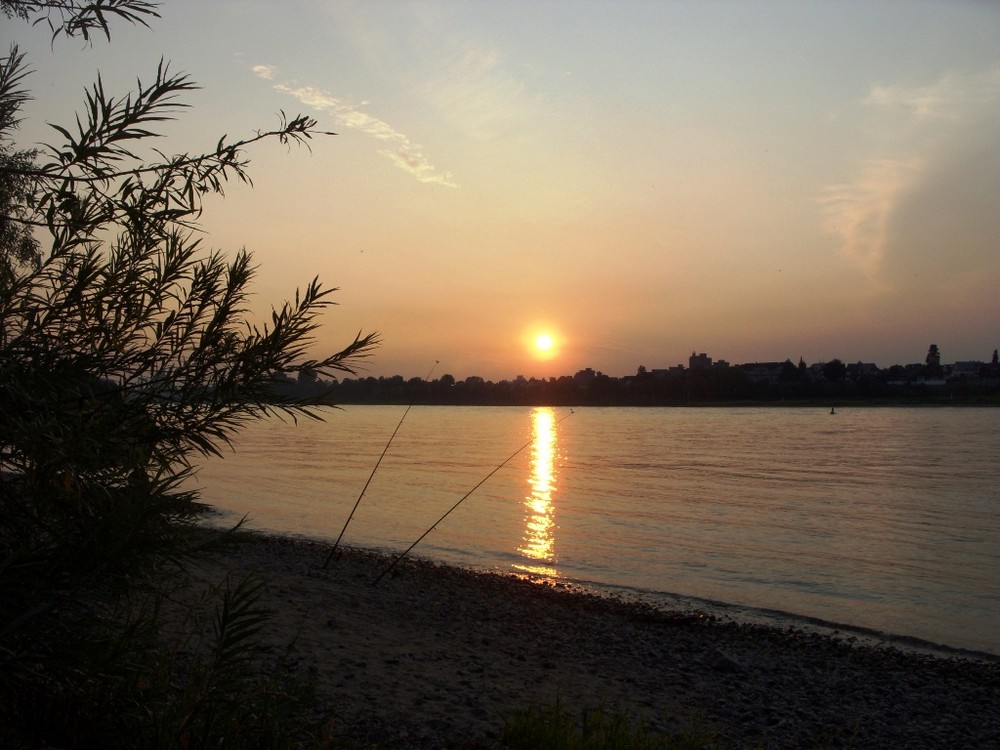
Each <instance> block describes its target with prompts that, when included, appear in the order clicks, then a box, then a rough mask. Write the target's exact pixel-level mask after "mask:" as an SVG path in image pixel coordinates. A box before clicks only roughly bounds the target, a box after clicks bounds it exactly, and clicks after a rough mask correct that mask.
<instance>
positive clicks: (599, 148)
mask: <svg viewBox="0 0 1000 750" xmlns="http://www.w3.org/2000/svg"><path fill="white" fill-rule="evenodd" d="M160 12H161V15H162V18H161V19H160V20H158V21H157V20H154V21H153V22H152V25H151V28H150V29H143V28H136V27H130V26H128V25H122V24H118V25H117V26H115V27H114V30H113V36H112V42H111V43H110V44H107V43H106V42H104V41H103V40H97V41H96V43H95V44H94V46H93V47H92V48H86V47H84V46H83V45H82V44H81V43H80V42H78V41H67V40H64V39H62V40H59V41H57V42H56V43H55V48H54V51H53V49H52V48H50V46H49V42H50V39H49V34H48V32H47V31H46V30H45V29H43V28H35V29H31V28H28V27H26V26H25V25H24V24H22V23H16V22H12V21H7V20H4V21H3V29H2V30H0V43H2V44H3V46H4V49H5V50H6V49H7V48H8V47H9V45H10V42H11V41H15V40H16V41H17V42H18V43H19V44H20V45H21V47H22V50H24V51H27V52H28V55H29V60H30V63H31V65H32V67H33V68H34V69H35V71H36V73H35V75H34V77H33V78H32V79H31V81H30V85H31V86H32V87H33V89H34V94H35V96H36V101H35V102H33V103H32V104H31V106H29V107H28V108H27V110H26V112H25V114H26V115H27V117H28V118H30V120H29V121H28V122H25V123H24V125H23V127H22V142H21V144H20V145H21V146H24V145H28V144H30V143H31V142H34V141H46V140H52V136H51V135H50V132H47V131H46V127H45V125H44V123H45V122H46V121H49V122H55V123H62V124H70V123H71V122H72V120H73V116H74V114H73V113H74V112H75V111H76V110H77V109H79V108H80V103H81V101H82V98H83V90H84V87H85V86H86V85H88V83H90V82H91V81H92V80H93V79H94V77H95V75H96V73H97V71H100V72H101V73H102V75H103V77H104V82H105V88H106V89H108V90H109V91H115V92H120V93H126V91H127V90H128V88H129V87H130V86H131V85H133V84H134V81H135V78H136V77H137V76H138V77H139V78H140V79H142V80H143V81H144V82H146V81H148V80H150V79H152V77H153V73H154V72H155V69H156V65H157V62H158V61H159V59H160V57H161V56H162V57H164V58H165V59H167V60H169V61H171V63H172V65H173V66H174V67H176V68H177V69H179V70H184V71H186V72H188V73H190V74H191V76H192V78H193V79H194V80H196V81H197V82H198V83H199V84H200V85H201V86H202V89H201V90H199V91H197V92H195V93H193V94H191V95H190V96H188V97H187V101H188V102H189V103H190V104H191V105H192V108H191V109H190V110H189V111H187V112H183V113H182V114H181V118H180V119H179V120H178V121H177V122H176V123H172V124H170V125H169V126H168V127H167V128H166V130H167V131H168V132H169V136H170V138H169V140H163V142H162V143H160V144H158V145H159V146H160V147H161V148H165V149H166V150H168V151H171V152H180V151H188V150H203V149H208V148H211V147H212V146H213V145H214V144H215V142H216V141H217V140H218V138H219V136H221V135H222V134H224V133H226V134H229V136H230V137H233V138H237V137H244V136H247V135H249V134H250V133H251V132H252V131H253V130H254V129H258V128H269V127H272V126H273V125H274V124H275V123H276V122H277V119H276V117H275V114H276V113H277V112H278V111H279V110H285V111H286V112H288V113H290V114H292V113H298V112H301V113H304V114H309V115H312V116H314V117H316V118H317V119H318V120H319V123H320V127H321V128H323V129H328V130H333V131H336V132H337V133H338V135H337V136H336V137H329V138H322V139H319V140H317V141H315V142H314V143H313V148H312V152H311V153H310V152H309V151H308V150H305V149H295V148H293V149H291V150H289V149H287V148H284V147H281V146H280V145H278V144H272V145H267V146H264V147H261V148H257V149H255V150H254V151H252V152H251V153H250V156H251V158H252V162H253V163H252V167H251V170H252V176H253V178H254V181H255V186H254V188H253V189H250V188H244V187H240V186H233V188H232V190H230V191H229V193H228V195H227V197H226V199H225V200H215V199H213V200H211V201H210V203H209V205H208V208H207V210H206V212H205V215H204V221H203V227H204V229H205V230H206V232H207V235H208V236H207V239H206V242H207V243H208V244H209V245H210V246H212V247H217V248H222V249H225V250H231V251H235V250H237V249H238V248H240V247H244V246H245V247H246V248H247V249H249V250H251V251H252V252H253V253H254V256H255V258H256V260H257V262H258V263H259V265H260V269H261V270H260V277H259V279H258V281H257V283H256V286H255V288H256V290H257V295H256V299H258V300H259V303H260V312H261V314H263V313H264V312H266V311H267V310H268V309H269V305H270V304H272V303H279V302H281V301H282V300H284V299H286V298H288V297H290V296H292V295H293V294H294V291H295V288H296V286H302V285H304V284H305V283H307V282H308V281H309V280H310V279H311V278H312V277H313V276H315V275H318V276H319V277H320V278H321V279H322V280H323V281H325V282H326V283H327V284H328V285H330V286H336V287H339V288H340V291H339V292H338V293H337V295H336V300H337V302H338V303H339V305H338V306H337V307H336V308H334V309H333V310H332V312H331V313H330V314H329V315H328V316H325V318H324V321H325V325H324V329H323V336H322V340H321V344H322V349H324V350H330V349H333V348H334V347H338V345H342V344H344V343H346V342H347V341H348V340H350V338H352V337H353V335H354V334H355V333H356V332H357V331H359V330H361V331H365V332H367V331H371V330H377V331H380V332H381V334H382V337H383V339H384V343H383V345H382V347H381V348H380V349H379V350H378V352H377V354H376V356H375V357H374V358H373V359H372V360H371V362H370V363H369V364H368V369H367V371H365V372H364V373H363V374H371V375H394V374H401V375H404V376H405V377H413V376H421V377H423V376H425V375H426V374H427V373H428V372H429V371H430V369H431V367H432V366H433V365H434V364H435V361H440V364H438V365H437V369H436V375H440V374H443V373H451V374H453V375H454V376H455V377H457V378H464V377H466V376H469V375H479V376H482V377H485V378H487V379H490V380H500V379H509V378H513V377H515V376H516V375H525V376H526V377H532V376H535V377H548V376H553V375H562V374H572V373H573V372H575V371H576V370H579V369H581V368H585V367H592V368H594V369H596V370H601V371H603V372H606V373H608V374H609V375H615V376H621V375H628V374H632V373H634V372H635V371H636V368H637V367H638V366H639V365H644V366H646V367H647V368H650V369H652V368H659V367H669V366H672V365H676V364H678V363H685V364H686V363H687V358H688V356H689V355H690V354H691V352H692V351H693V350H697V351H698V352H706V353H708V354H709V356H712V357H714V358H716V359H720V358H721V359H726V360H729V361H730V362H732V363H740V362H753V361H769V360H784V359H788V358H791V359H793V360H794V361H798V358H799V357H803V358H805V360H806V361H807V362H810V363H812V362H818V361H827V360H830V359H833V358H840V359H842V360H845V361H850V362H853V361H859V360H863V361H869V362H871V361H874V362H876V363H877V364H878V365H879V366H881V367H887V366H889V365H891V364H894V363H906V362H916V361H922V360H923V358H924V356H925V354H926V352H927V348H928V346H929V344H931V343H936V344H937V345H938V346H939V347H940V349H941V353H942V361H944V362H953V361H955V360H966V359H979V360H987V359H989V357H990V356H991V354H992V352H993V350H994V349H995V348H997V347H998V346H1000V3H994V2H988V1H987V0H983V1H982V2H973V1H971V0H968V1H963V0H956V1H946V0H940V1H939V2H921V1H920V0H898V1H894V2H891V1H888V0H864V1H862V0H856V1H855V2H848V1H846V0H844V1H841V2H833V1H830V2H823V1H821V0H820V1H810V2H804V1H802V2H799V1H796V0H784V1H778V0H773V1H766V0H764V1H762V2H725V1H716V2H704V1H699V2H693V1H692V2H666V1H664V2H651V1H650V2H628V1H626V2H611V0H602V1H600V2H593V1H591V2H570V1H568V0H531V1H520V2H518V1H513V2H511V1H510V0H504V1H503V2H500V1H494V2H484V1H482V0H477V1H476V2H472V1H467V2H458V1H457V0H456V1H452V2H419V3H418V2H402V1H399V2H396V1H393V2H379V1H371V0H366V1H365V2H298V1H288V0H286V1H285V2H281V3H278V2H270V1H264V0H212V1H211V2H202V1H200V0H199V1H197V2H196V1H195V0H169V2H166V3H164V5H163V7H162V8H161V9H160ZM541 334H547V335H549V336H550V337H551V339H550V341H549V343H550V346H548V348H543V349H539V348H537V347H536V346H535V345H534V341H535V339H536V338H537V336H539V335H541ZM317 353H320V352H317Z"/></svg>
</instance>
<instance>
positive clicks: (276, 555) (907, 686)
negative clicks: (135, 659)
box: [197, 537, 1000, 749]
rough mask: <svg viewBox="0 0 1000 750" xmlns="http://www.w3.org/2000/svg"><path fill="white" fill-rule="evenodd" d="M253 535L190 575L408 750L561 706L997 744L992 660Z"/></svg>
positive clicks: (745, 725) (831, 738)
mask: <svg viewBox="0 0 1000 750" xmlns="http://www.w3.org/2000/svg"><path fill="white" fill-rule="evenodd" d="M328 552H329V547H328V546H326V545H322V544H317V543H312V542H305V541H298V540H291V539H282V538H274V537H260V538H257V539H255V540H253V541H251V542H249V543H247V544H244V545H242V546H241V547H240V548H239V549H238V550H236V551H234V552H232V553H228V554H227V555H226V556H225V557H224V558H223V559H222V561H221V564H220V565H218V566H209V567H206V568H204V569H201V570H200V571H199V572H198V576H197V579H198V581H199V582H201V583H207V582H212V581H218V580H219V579H221V578H222V577H223V576H225V575H226V574H230V575H232V576H235V577H241V576H244V575H248V574H252V575H255V576H258V577H260V578H262V579H263V580H265V581H266V582H267V588H266V593H265V595H264V603H265V604H266V605H267V606H268V607H270V608H271V609H273V610H274V612H275V615H274V617H273V619H272V620H271V621H270V622H269V624H268V628H267V631H266V633H265V636H264V637H265V639H266V640H267V642H268V643H269V644H271V645H273V647H274V648H275V649H279V648H283V647H284V646H285V645H287V644H288V643H290V642H292V641H293V639H294V647H293V650H292V652H291V653H292V658H293V660H294V663H295V664H296V665H297V666H298V667H299V668H301V669H302V670H303V672H304V673H306V674H309V675H311V676H313V677H314V678H315V679H316V681H317V683H318V689H319V700H320V708H321V710H322V711H324V712H325V713H327V714H329V715H331V716H333V717H335V726H336V727H337V729H338V730H339V731H341V732H344V733H346V734H349V735H351V736H353V737H355V738H358V739H362V740H367V741H369V742H382V743H384V744H385V745H386V746H389V747H398V748H480V747H482V748H499V747H502V745H501V743H500V732H501V729H502V727H503V721H504V716H505V715H506V714H507V713H508V712H509V711H511V710H516V709H524V708H527V707H528V706H529V705H531V704H532V703H533V702H534V703H536V704H545V705H548V704H551V703H553V702H555V701H556V700H558V701H560V703H561V705H562V706H564V707H567V708H572V709H574V711H577V712H578V711H579V710H582V709H583V708H602V707H603V708H608V709H616V710H621V711H623V712H625V713H627V714H628V715H630V716H634V717H636V718H640V719H642V720H644V721H645V722H647V724H649V725H651V726H652V727H654V728H661V729H671V728H675V727H677V726H681V725H685V724H687V723H688V721H689V720H690V719H691V718H692V717H695V718H697V719H698V720H699V721H700V722H701V723H702V724H703V725H704V726H705V727H707V728H708V729H709V731H710V734H711V735H712V740H711V741H710V743H709V745H708V746H709V747H717V748H826V747H834V748H904V747H905V748H949V749H952V748H977V749H979V748H1000V659H990V658H984V659H974V658H942V657H937V656H931V655H927V654H922V653H917V652H911V651H903V650H898V649H896V648H887V647H873V646H869V645H860V644H859V643H857V642H853V640H852V639H847V638H840V637H837V636H828V635H820V634H817V633H812V632H808V631H805V630H801V629H797V628H788V629H778V628H769V627H763V626H759V625H748V624H740V623H736V622H731V621H727V620H722V619H719V618H715V617H712V616H709V615H705V614H699V613H693V612H688V613H685V612H669V611H661V610H657V609H654V608H652V607H649V606H646V605H641V604H633V603H625V602H622V601H619V600H615V599H609V598H604V597H597V596H591V595H587V594H582V593H579V592H570V591H567V590H563V589H560V588H559V587H556V586H552V585H547V584H539V583H532V582H529V581H524V580H520V579H517V578H515V577H512V576H502V575H494V574H483V573H474V572H470V571H465V570H460V569H456V568H449V567H445V566H440V565H435V564H432V563H428V562H424V561H419V560H404V561H403V562H402V563H401V564H400V565H399V566H398V568H397V569H396V571H394V574H393V575H391V576H386V577H385V578H384V579H383V580H382V581H381V582H379V584H378V585H377V586H373V585H372V582H373V581H374V580H375V579H376V578H377V576H378V575H379V573H381V572H382V571H383V570H384V569H385V568H386V566H387V565H388V562H389V560H388V559H387V558H386V557H384V556H383V555H380V554H376V553H373V552H367V551H363V550H353V549H348V550H343V554H342V555H341V556H340V557H339V558H338V559H336V560H335V561H333V562H331V564H330V566H329V568H328V569H324V568H323V563H324V561H325V560H326V557H327V554H328Z"/></svg>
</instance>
